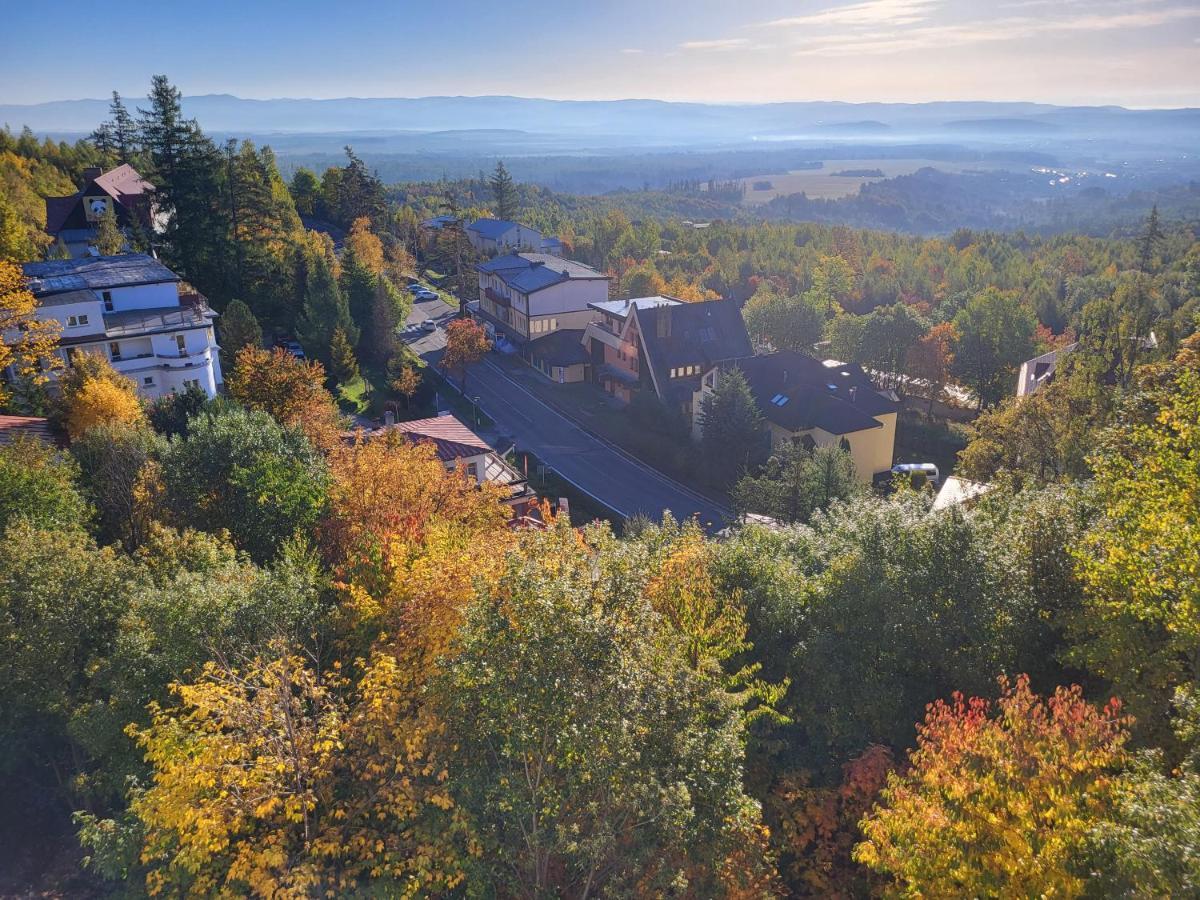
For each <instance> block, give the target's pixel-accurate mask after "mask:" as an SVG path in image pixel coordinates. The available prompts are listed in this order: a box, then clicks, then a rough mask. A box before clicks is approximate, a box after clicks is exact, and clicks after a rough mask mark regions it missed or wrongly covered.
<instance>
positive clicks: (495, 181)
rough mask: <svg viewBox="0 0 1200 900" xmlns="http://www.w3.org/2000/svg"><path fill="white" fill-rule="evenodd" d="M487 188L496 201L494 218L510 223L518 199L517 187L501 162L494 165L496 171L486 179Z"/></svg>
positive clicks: (514, 215) (515, 214) (515, 213)
mask: <svg viewBox="0 0 1200 900" xmlns="http://www.w3.org/2000/svg"><path fill="white" fill-rule="evenodd" d="M488 186H489V187H491V189H492V198H493V199H494V200H495V201H496V218H497V219H503V220H505V221H510V222H511V221H512V220H514V219H516V217H517V208H518V205H519V203H520V198H519V197H518V195H517V186H516V184H515V183H514V182H513V179H512V176H511V175H509V174H508V169H506V168H505V167H504V163H503V162H497V163H496V169H495V171H494V172H492V177H491V178H489V179H488Z"/></svg>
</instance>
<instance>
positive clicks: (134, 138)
mask: <svg viewBox="0 0 1200 900" xmlns="http://www.w3.org/2000/svg"><path fill="white" fill-rule="evenodd" d="M108 114H109V115H110V116H112V118H111V119H110V120H109V121H108V123H107V124H108V126H109V128H110V130H111V134H112V144H113V152H114V153H115V154H116V156H117V162H119V163H127V162H129V161H130V160H131V159H133V154H134V152H135V151H136V150H137V142H138V127H137V122H135V121H134V118H133V116H132V115H130V113H129V110H128V109H127V108H126V106H125V103H124V102H123V101H122V100H121V95H120V94H118V93H117V92H116V91H113V92H112V103H110V104H109V105H108Z"/></svg>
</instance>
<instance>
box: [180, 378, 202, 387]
mask: <svg viewBox="0 0 1200 900" xmlns="http://www.w3.org/2000/svg"><path fill="white" fill-rule="evenodd" d="M183 386H184V387H185V388H190V387H200V379H199V378H185V379H183Z"/></svg>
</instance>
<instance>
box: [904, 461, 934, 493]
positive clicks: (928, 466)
mask: <svg viewBox="0 0 1200 900" xmlns="http://www.w3.org/2000/svg"><path fill="white" fill-rule="evenodd" d="M892 474H893V475H900V476H901V477H906V478H908V479H909V480H910V483H911V484H912V486H913V487H915V488H922V487H924V486H925V485H926V484H928V485H930V486H932V487H937V486H938V485H939V484H941V480H942V476H941V473H940V472H939V471H938V467H937V466H935V465H934V464H933V463H899V464H897V465H894V466H892Z"/></svg>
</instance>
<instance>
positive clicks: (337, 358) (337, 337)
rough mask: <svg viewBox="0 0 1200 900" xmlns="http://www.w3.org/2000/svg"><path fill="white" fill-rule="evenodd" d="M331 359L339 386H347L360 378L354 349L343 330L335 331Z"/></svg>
mask: <svg viewBox="0 0 1200 900" xmlns="http://www.w3.org/2000/svg"><path fill="white" fill-rule="evenodd" d="M329 359H330V367H331V369H332V371H333V377H334V378H336V379H337V381H338V383H339V384H347V383H348V382H351V381H353V380H354V379H355V378H357V377H358V360H357V359H355V358H354V349H353V348H352V347H351V346H350V341H349V340H347V338H346V332H345V331H343V330H342V329H341V328H335V329H333V338H332V340H331V341H330V344H329Z"/></svg>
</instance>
